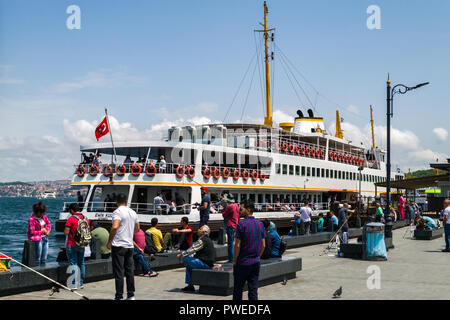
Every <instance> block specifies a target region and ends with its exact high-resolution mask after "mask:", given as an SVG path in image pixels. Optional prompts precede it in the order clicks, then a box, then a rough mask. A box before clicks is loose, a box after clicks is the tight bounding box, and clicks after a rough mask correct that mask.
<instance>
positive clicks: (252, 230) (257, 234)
mask: <svg viewBox="0 0 450 320" xmlns="http://www.w3.org/2000/svg"><path fill="white" fill-rule="evenodd" d="M254 210H255V205H254V204H253V202H251V201H249V200H246V201H244V202H242V203H241V208H240V214H241V216H244V217H245V218H244V219H243V220H241V221H240V222H239V223H238V225H237V227H236V237H235V241H234V261H233V276H234V288H233V300H237V301H241V300H242V292H243V289H244V285H245V283H246V282H247V285H248V299H249V300H258V278H259V269H260V257H261V255H262V254H263V252H264V248H265V246H266V242H265V241H266V239H265V232H264V226H263V224H262V222H261V221H259V220H256V219H255V217H254V216H253V212H254ZM269 241H270V240H269Z"/></svg>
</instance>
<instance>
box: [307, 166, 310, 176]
mask: <svg viewBox="0 0 450 320" xmlns="http://www.w3.org/2000/svg"><path fill="white" fill-rule="evenodd" d="M306 176H307V177H310V176H311V168H310V167H307V168H306Z"/></svg>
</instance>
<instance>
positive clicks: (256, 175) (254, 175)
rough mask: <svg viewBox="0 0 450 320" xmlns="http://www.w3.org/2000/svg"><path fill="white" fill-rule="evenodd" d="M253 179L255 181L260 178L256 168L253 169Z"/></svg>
mask: <svg viewBox="0 0 450 320" xmlns="http://www.w3.org/2000/svg"><path fill="white" fill-rule="evenodd" d="M252 180H253V181H256V180H258V172H256V170H253V171H252Z"/></svg>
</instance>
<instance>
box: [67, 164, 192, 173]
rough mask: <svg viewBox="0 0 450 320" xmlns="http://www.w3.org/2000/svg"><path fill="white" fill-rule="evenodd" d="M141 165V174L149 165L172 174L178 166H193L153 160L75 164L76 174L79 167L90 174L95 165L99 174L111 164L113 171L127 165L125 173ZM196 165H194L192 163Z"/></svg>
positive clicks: (158, 171)
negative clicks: (161, 162)
mask: <svg viewBox="0 0 450 320" xmlns="http://www.w3.org/2000/svg"><path fill="white" fill-rule="evenodd" d="M135 164H137V165H139V166H140V168H141V173H140V174H145V170H146V169H147V166H152V165H154V166H155V169H156V172H155V174H158V173H170V174H174V173H176V170H177V168H178V166H180V165H181V166H183V168H184V169H185V171H186V169H187V168H188V167H189V166H191V165H190V164H179V163H166V164H165V165H161V164H160V163H152V162H147V163H145V162H139V163H120V164H109V163H89V164H84V163H80V164H77V165H74V167H75V172H74V174H77V173H78V169H79V168H84V169H85V170H86V174H89V171H90V169H91V168H93V167H94V166H97V167H98V169H99V170H98V172H97V174H102V173H103V169H104V168H105V167H107V166H111V169H112V172H113V173H115V172H116V169H117V168H118V167H119V166H122V165H124V166H125V169H126V171H125V173H131V168H132V166H133V165H135ZM192 166H194V165H192Z"/></svg>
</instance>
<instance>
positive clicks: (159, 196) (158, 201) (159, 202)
mask: <svg viewBox="0 0 450 320" xmlns="http://www.w3.org/2000/svg"><path fill="white" fill-rule="evenodd" d="M163 203H164V199H163V198H162V193H157V194H156V197H155V198H154V199H153V204H154V205H155V209H156V214H161V213H162V206H161V205H162V204H163Z"/></svg>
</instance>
